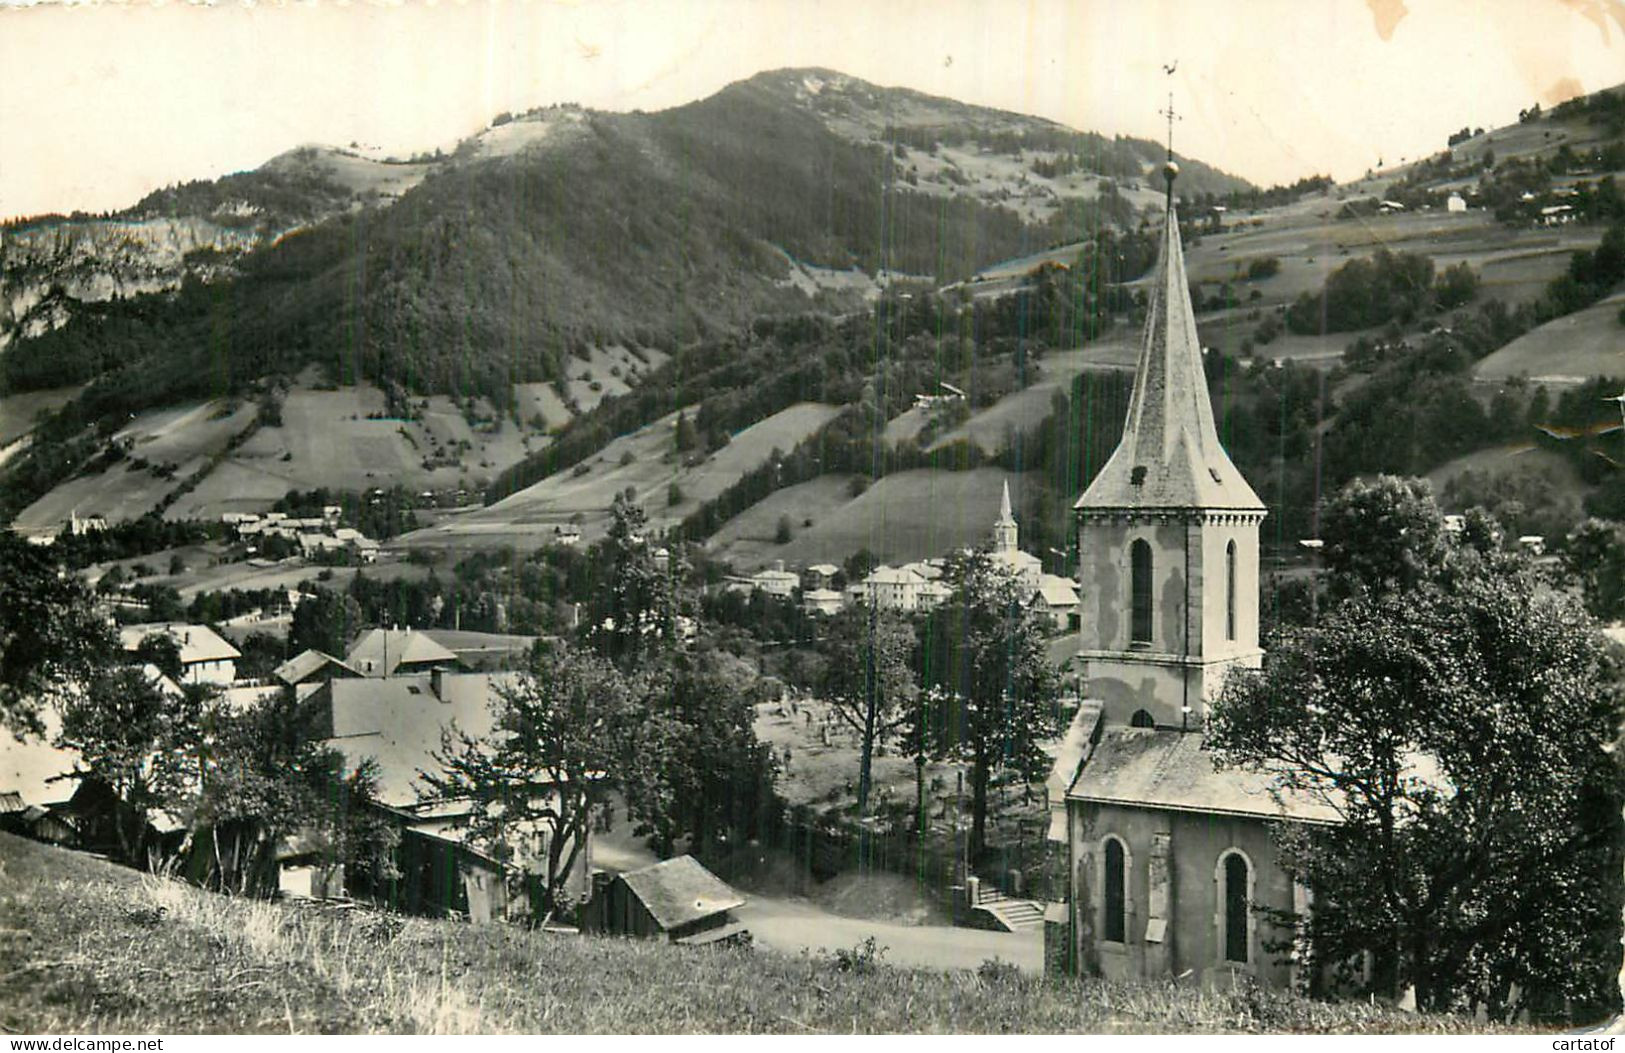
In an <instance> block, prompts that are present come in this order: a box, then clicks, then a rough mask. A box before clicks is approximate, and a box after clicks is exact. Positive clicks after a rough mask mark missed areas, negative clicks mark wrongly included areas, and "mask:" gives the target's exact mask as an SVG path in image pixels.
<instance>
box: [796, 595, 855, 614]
mask: <svg viewBox="0 0 1625 1053" xmlns="http://www.w3.org/2000/svg"><path fill="white" fill-rule="evenodd" d="M843 605H844V601H843V597H842V596H841V594H840V593H838V592H835V591H834V590H833V589H807V590H806V591H805V592H803V593H802V594H801V606H802V608H803V609H804V610H806V611H808V612H810V613H812V614H839V613H840V610H841V607H842V606H843Z"/></svg>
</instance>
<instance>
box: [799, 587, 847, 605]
mask: <svg viewBox="0 0 1625 1053" xmlns="http://www.w3.org/2000/svg"><path fill="white" fill-rule="evenodd" d="M840 598H841V594H840V593H838V592H836V591H835V590H834V589H808V590H807V591H806V592H803V593H802V594H801V599H802V601H803V602H805V603H828V602H830V601H831V600H838V599H840Z"/></svg>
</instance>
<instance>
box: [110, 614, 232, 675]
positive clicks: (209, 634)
mask: <svg viewBox="0 0 1625 1053" xmlns="http://www.w3.org/2000/svg"><path fill="white" fill-rule="evenodd" d="M118 636H119V644H120V646H122V647H123V648H124V649H125V650H126V651H133V650H135V649H136V648H137V647H140V646H141V641H142V640H145V639H146V638H147V637H149V636H168V637H169V638H170V639H172V640H174V641H175V646H176V647H177V648H179V649H180V653H181V665H193V664H195V663H197V662H219V661H223V660H225V659H236V658H241V657H242V654H243V653H242V652H241V651H239V650H237V648H235V647H233V646H231V644H230V643H228V642H226V641H225V640H223V639H221V637H220V634H218V633H216V632H215V631H214V630H213V629H211V628H209V627H208V626H207V625H187V624H184V623H180V622H149V623H147V624H144V625H126V626H125V627H124V628H122V629H120V630H119V632H118Z"/></svg>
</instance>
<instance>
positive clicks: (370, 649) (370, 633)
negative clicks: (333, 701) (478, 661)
mask: <svg viewBox="0 0 1625 1053" xmlns="http://www.w3.org/2000/svg"><path fill="white" fill-rule="evenodd" d="M456 661H457V656H456V655H455V654H453V653H452V652H451V651H449V650H447V649H446V648H444V647H442V646H440V645H439V644H437V643H435V642H434V640H432V639H430V638H429V637H428V636H426V635H425V634H423V633H420V632H418V631H417V630H416V629H368V630H367V631H366V632H365V633H363V634H362V635H361V639H359V640H357V641H356V642H355V646H354V647H352V648H350V653H349V654H347V655H345V656H344V662H345V664H346V665H348V666H350V668H352V669H354V670H356V671H357V672H359V673H361V674H362V675H363V676H389V675H390V674H391V673H393V672H394V671H395V670H396V669H398V668H400V667H401V666H403V665H407V666H412V665H432V664H434V663H436V662H445V663H447V664H450V663H454V662H456Z"/></svg>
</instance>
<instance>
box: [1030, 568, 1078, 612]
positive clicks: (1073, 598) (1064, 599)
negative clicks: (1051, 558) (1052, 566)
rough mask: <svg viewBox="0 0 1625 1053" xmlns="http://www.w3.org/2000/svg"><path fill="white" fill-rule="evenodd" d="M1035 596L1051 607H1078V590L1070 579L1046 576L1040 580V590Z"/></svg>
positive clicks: (1038, 589)
mask: <svg viewBox="0 0 1625 1053" xmlns="http://www.w3.org/2000/svg"><path fill="white" fill-rule="evenodd" d="M1033 595H1035V596H1038V597H1039V598H1041V599H1042V600H1043V601H1044V602H1045V603H1047V604H1049V605H1050V606H1051V607H1076V606H1077V605H1078V590H1077V589H1075V588H1073V587H1072V582H1071V580H1070V579H1068V578H1063V577H1060V576H1058V575H1055V574H1045V575H1044V576H1043V577H1042V578H1039V579H1038V588H1036V589H1034V590H1033Z"/></svg>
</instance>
